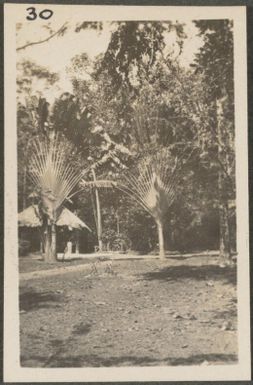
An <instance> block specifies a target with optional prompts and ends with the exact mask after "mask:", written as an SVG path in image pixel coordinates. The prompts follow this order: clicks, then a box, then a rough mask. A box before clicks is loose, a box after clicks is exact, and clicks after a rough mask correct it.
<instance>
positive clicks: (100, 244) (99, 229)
mask: <svg viewBox="0 0 253 385" xmlns="http://www.w3.org/2000/svg"><path fill="white" fill-rule="evenodd" d="M92 175H93V180H94V182H95V181H96V180H97V179H96V174H95V171H94V169H92ZM95 197H96V208H97V236H98V249H99V251H102V249H103V242H102V216H101V208H100V199H99V195H98V190H97V188H96V187H95Z"/></svg>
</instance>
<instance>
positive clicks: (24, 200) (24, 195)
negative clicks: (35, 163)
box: [22, 165, 27, 210]
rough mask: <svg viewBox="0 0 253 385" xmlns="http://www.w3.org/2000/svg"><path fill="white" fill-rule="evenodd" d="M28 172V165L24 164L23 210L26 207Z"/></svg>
mask: <svg viewBox="0 0 253 385" xmlns="http://www.w3.org/2000/svg"><path fill="white" fill-rule="evenodd" d="M26 174H27V167H26V165H25V166H24V174H23V191H22V194H23V199H22V206H23V210H24V209H25V208H26Z"/></svg>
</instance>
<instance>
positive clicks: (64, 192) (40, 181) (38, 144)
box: [29, 134, 83, 258]
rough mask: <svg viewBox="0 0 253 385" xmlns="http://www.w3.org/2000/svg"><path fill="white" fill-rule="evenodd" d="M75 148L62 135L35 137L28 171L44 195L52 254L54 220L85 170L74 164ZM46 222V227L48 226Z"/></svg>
mask: <svg viewBox="0 0 253 385" xmlns="http://www.w3.org/2000/svg"><path fill="white" fill-rule="evenodd" d="M72 152H73V148H72V146H71V145H70V144H69V142H68V141H66V140H65V139H63V138H61V137H60V136H59V135H54V134H51V136H50V137H49V138H47V137H45V136H44V137H42V138H41V137H40V138H36V139H35V140H34V142H33V144H32V153H31V158H30V165H29V175H30V177H31V179H32V181H33V184H34V186H35V189H36V191H38V193H39V196H40V198H41V208H42V211H43V213H44V214H45V216H46V219H47V225H48V226H51V242H50V243H51V244H50V247H51V254H52V255H53V257H52V258H55V254H56V244H55V243H56V235H55V223H56V221H57V219H58V216H59V214H60V213H61V209H62V205H63V203H64V201H66V200H67V199H68V198H69V197H70V194H71V193H72V192H73V190H74V188H75V186H76V185H77V184H78V182H79V181H80V179H81V178H82V175H83V173H82V172H81V171H80V170H78V169H77V168H74V167H73V166H72V165H71V162H70V159H71V157H72ZM48 226H47V230H49V228H48Z"/></svg>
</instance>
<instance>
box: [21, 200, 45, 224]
mask: <svg viewBox="0 0 253 385" xmlns="http://www.w3.org/2000/svg"><path fill="white" fill-rule="evenodd" d="M18 225H19V226H23V227H39V226H42V221H41V219H40V217H39V214H38V206H36V205H34V206H29V207H27V208H26V209H24V210H23V211H22V212H21V213H19V214H18Z"/></svg>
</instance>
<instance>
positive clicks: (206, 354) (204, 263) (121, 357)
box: [20, 256, 237, 367]
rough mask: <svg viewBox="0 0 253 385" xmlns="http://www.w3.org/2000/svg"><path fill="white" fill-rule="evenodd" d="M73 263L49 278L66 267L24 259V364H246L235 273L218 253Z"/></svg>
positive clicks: (21, 320) (22, 363)
mask: <svg viewBox="0 0 253 385" xmlns="http://www.w3.org/2000/svg"><path fill="white" fill-rule="evenodd" d="M38 265H39V266H40V268H38ZM73 265H74V268H75V269H74V270H73V269H71V268H69V270H68V268H67V267H66V269H65V270H66V271H65V272H64V274H62V272H61V271H60V270H61V267H62V264H59V266H61V267H60V268H59V273H54V274H50V271H52V270H53V269H54V270H55V269H57V266H58V265H53V266H52V265H51V266H50V265H48V266H47V267H45V268H44V269H43V268H42V267H41V266H43V262H41V261H36V262H35V261H34V260H30V263H29V260H28V259H27V258H25V259H22V258H21V259H20V270H21V272H22V274H21V276H20V278H21V279H20V326H21V329H20V338H21V365H22V366H25V367H89V366H90V367H91V366H92V367H94V366H107V367H108V366H157V365H159V366H163V365H212V364H232V363H236V362H237V310H236V309H237V305H236V303H237V300H236V267H220V266H219V263H218V259H217V258H216V257H215V256H202V257H201V256H188V257H185V256H182V257H170V258H167V259H166V260H165V261H160V260H159V259H152V260H149V259H148V258H147V259H143V260H134V259H131V260H114V261H112V262H110V261H103V262H97V263H96V264H94V263H93V262H91V260H89V261H88V260H87V261H82V262H80V261H79V263H77V262H73V263H72V262H71V264H70V265H69V266H70V267H73ZM31 266H33V268H31ZM33 269H36V270H37V271H38V270H40V274H38V275H37V276H35V277H34V276H33V275H30V276H24V275H23V274H26V273H29V272H30V273H31V272H32V271H33ZM45 270H46V271H47V272H48V273H47V274H45Z"/></svg>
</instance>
